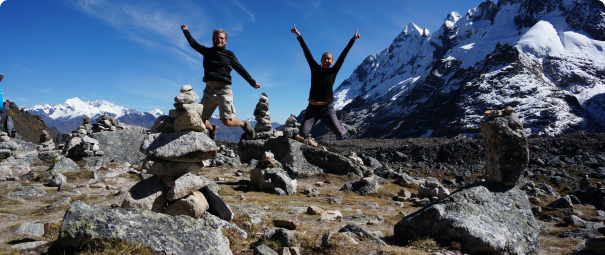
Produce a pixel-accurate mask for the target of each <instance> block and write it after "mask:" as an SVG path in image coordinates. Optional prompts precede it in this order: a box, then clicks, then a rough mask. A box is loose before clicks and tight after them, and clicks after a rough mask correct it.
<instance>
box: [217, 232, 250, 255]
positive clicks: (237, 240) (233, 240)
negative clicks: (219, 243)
mask: <svg viewBox="0 0 605 255" xmlns="http://www.w3.org/2000/svg"><path fill="white" fill-rule="evenodd" d="M223 235H224V236H225V237H227V239H229V248H231V251H233V252H234V253H235V254H237V253H239V252H243V251H247V250H249V249H250V242H249V241H247V240H246V239H243V238H242V236H240V234H239V233H238V232H237V231H235V230H234V229H223Z"/></svg>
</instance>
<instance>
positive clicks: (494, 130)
mask: <svg viewBox="0 0 605 255" xmlns="http://www.w3.org/2000/svg"><path fill="white" fill-rule="evenodd" d="M481 135H482V136H483V141H484V142H485V156H486V165H487V176H488V178H489V179H491V180H493V181H496V182H498V183H501V184H504V185H507V186H514V185H515V184H516V183H517V181H518V180H519V178H520V177H521V175H522V174H523V172H524V171H525V168H527V164H528V163H529V148H528V147H527V139H526V138H525V130H523V125H521V121H519V118H517V116H516V115H515V114H514V113H513V114H511V115H505V116H503V117H489V116H488V117H485V118H483V119H481Z"/></svg>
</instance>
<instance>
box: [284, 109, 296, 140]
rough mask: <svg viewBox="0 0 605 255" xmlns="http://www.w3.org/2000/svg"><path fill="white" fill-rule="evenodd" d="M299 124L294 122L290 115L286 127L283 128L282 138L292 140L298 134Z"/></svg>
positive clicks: (294, 119) (292, 116)
mask: <svg viewBox="0 0 605 255" xmlns="http://www.w3.org/2000/svg"><path fill="white" fill-rule="evenodd" d="M299 128H300V123H298V122H297V121H296V118H294V115H292V114H290V117H289V118H288V120H286V127H285V128H284V136H285V137H288V138H294V137H295V136H296V135H297V134H298V129H299Z"/></svg>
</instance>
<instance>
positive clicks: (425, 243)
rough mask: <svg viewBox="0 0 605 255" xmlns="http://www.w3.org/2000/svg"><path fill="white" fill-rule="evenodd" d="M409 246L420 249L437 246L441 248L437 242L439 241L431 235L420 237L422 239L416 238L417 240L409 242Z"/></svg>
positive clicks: (435, 247)
mask: <svg viewBox="0 0 605 255" xmlns="http://www.w3.org/2000/svg"><path fill="white" fill-rule="evenodd" d="M409 246H411V247H415V248H418V249H422V250H428V249H437V248H439V244H438V243H437V241H435V240H434V239H432V238H429V237H426V238H420V239H418V240H415V241H410V242H409Z"/></svg>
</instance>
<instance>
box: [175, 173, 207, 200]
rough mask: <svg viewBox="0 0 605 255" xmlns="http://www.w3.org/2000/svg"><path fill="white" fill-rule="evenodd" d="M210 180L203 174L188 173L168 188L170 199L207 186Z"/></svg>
mask: <svg viewBox="0 0 605 255" xmlns="http://www.w3.org/2000/svg"><path fill="white" fill-rule="evenodd" d="M209 183H210V182H209V181H208V180H206V178H204V177H202V176H197V175H193V174H191V173H186V174H184V175H183V176H181V177H179V178H178V179H176V180H175V181H174V185H172V187H171V188H170V189H169V190H168V195H167V198H168V201H174V200H177V199H179V198H182V197H185V196H187V195H190V194H193V192H195V191H198V190H200V189H201V188H203V187H206V186H207V185H208V184H209Z"/></svg>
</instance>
